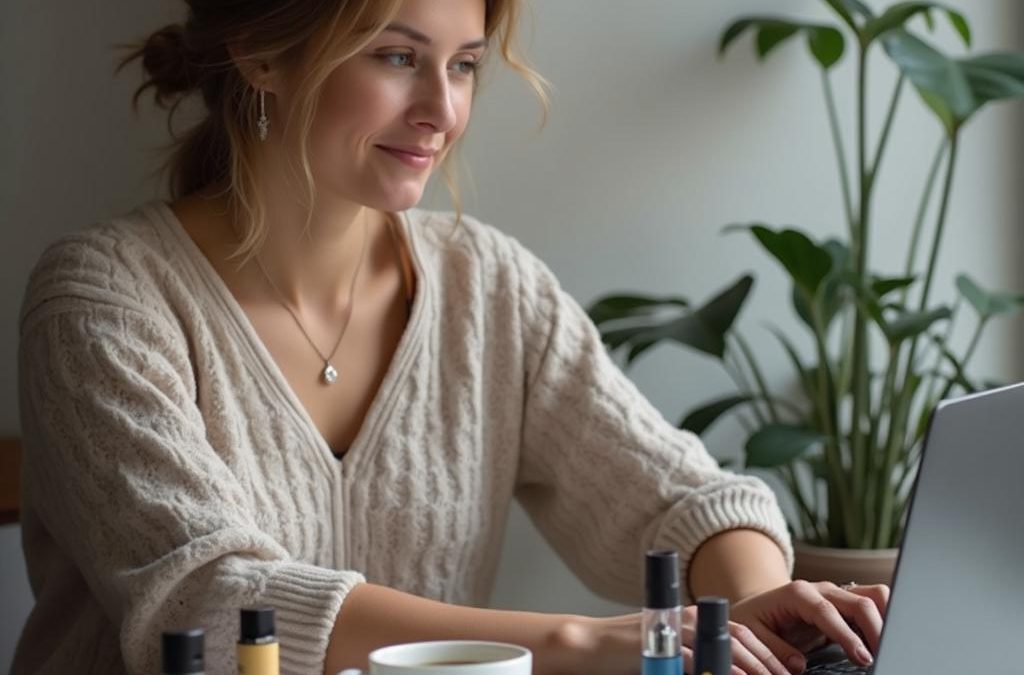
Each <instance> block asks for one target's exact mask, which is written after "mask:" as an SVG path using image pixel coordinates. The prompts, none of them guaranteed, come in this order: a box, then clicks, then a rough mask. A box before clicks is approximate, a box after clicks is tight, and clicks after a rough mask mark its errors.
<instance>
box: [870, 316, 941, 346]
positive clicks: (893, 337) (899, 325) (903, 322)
mask: <svg viewBox="0 0 1024 675" xmlns="http://www.w3.org/2000/svg"><path fill="white" fill-rule="evenodd" d="M952 315H953V313H952V312H951V311H950V310H949V308H948V307H938V308H936V309H931V310H927V311H924V312H905V313H903V314H901V315H899V316H897V317H896V318H895V319H893V320H892V321H889V322H887V323H886V325H885V326H883V331H884V332H885V337H886V339H887V340H889V344H891V345H896V344H899V343H900V342H903V341H904V340H909V339H910V338H913V337H917V336H918V335H920V334H921V333H924V332H925V331H926V330H928V329H929V328H931V326H932V324H934V323H935V322H937V321H942V320H944V319H948V318H949V317H951V316H952Z"/></svg>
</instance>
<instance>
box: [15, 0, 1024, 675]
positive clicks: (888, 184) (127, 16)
mask: <svg viewBox="0 0 1024 675" xmlns="http://www.w3.org/2000/svg"><path fill="white" fill-rule="evenodd" d="M868 4H870V5H872V6H875V7H881V6H883V3H879V2H869V3H868ZM955 4H956V5H958V6H959V7H960V9H962V10H963V11H964V12H965V13H966V14H967V17H968V19H969V20H970V21H971V23H972V27H973V29H974V34H975V49H978V50H980V51H990V50H997V49H1017V50H1019V49H1024V4H1022V3H1020V2H1017V1H1015V0H976V1H973V2H970V3H967V2H964V1H962V0H961V1H960V2H957V3H955ZM625 7H628V10H627V9H625ZM532 8H533V12H532V15H531V14H528V15H527V16H526V17H524V27H523V28H524V49H525V51H526V52H527V54H528V55H529V56H530V58H531V60H532V62H533V64H534V66H535V67H536V68H537V69H538V70H539V71H540V72H541V73H542V74H543V75H544V76H545V77H547V78H548V79H549V80H550V81H551V82H552V84H553V87H554V88H553V91H552V105H551V114H550V118H549V122H548V124H547V126H546V127H545V128H544V129H543V130H542V131H538V124H539V121H540V109H539V106H538V105H537V103H536V101H535V99H534V98H533V96H532V94H531V92H530V91H529V89H528V88H527V87H526V85H525V84H524V83H522V82H521V81H520V80H519V79H518V78H517V77H516V76H515V75H514V74H512V73H509V72H504V71H502V70H501V69H500V68H499V69H496V70H491V71H489V72H488V73H487V74H486V75H485V80H486V81H485V84H484V86H483V89H482V90H481V92H480V95H479V98H478V101H477V104H476V108H475V110H474V118H473V121H472V123H471V125H470V130H469V134H468V137H467V139H466V142H465V147H464V153H463V155H464V158H465V162H466V164H467V165H468V167H470V173H471V175H472V182H473V183H474V186H471V185H468V184H467V185H465V186H464V196H465V199H466V204H465V206H466V210H467V212H469V213H472V214H473V215H475V216H477V217H478V218H480V219H481V220H483V221H485V222H489V223H491V224H493V225H495V226H497V227H498V228H500V229H502V230H504V231H505V232H507V233H509V234H511V235H513V236H515V237H517V238H518V239H519V240H520V241H521V242H523V243H524V244H525V245H526V246H527V247H528V248H530V249H532V250H533V251H534V252H535V253H537V254H538V255H539V256H540V257H541V258H542V259H543V260H545V261H546V262H547V263H548V264H549V265H550V266H551V268H552V269H553V270H554V272H555V273H556V275H557V276H558V277H559V279H560V280H561V282H562V284H563V286H564V287H565V289H566V290H567V291H568V292H569V293H570V294H571V295H573V296H574V297H575V298H576V299H577V300H578V301H580V302H581V303H582V304H584V305H586V304H588V303H589V302H591V301H592V300H593V299H595V298H596V297H598V296H601V295H604V294H607V293H609V292H612V291H620V290H633V291H639V292H644V293H651V294H666V295H667V294H678V295H684V296H686V297H688V298H690V299H691V300H695V301H701V300H703V299H706V298H708V297H710V296H711V295H713V294H714V293H715V292H717V291H718V290H720V289H721V288H723V287H724V286H725V285H727V284H728V283H731V282H732V281H733V280H734V279H735V278H736V277H737V276H739V274H741V273H743V272H747V271H751V272H753V273H754V274H755V275H756V277H757V283H756V285H755V288H754V291H753V296H752V300H751V301H750V302H748V305H747V307H746V309H745V310H744V312H743V314H741V316H740V319H739V321H740V325H741V326H742V327H743V329H744V330H745V332H746V334H747V336H748V337H749V338H750V339H752V341H753V342H754V344H755V346H756V347H757V349H758V350H759V353H760V354H761V355H762V364H763V365H764V367H765V370H766V375H767V377H768V379H769V380H770V381H772V382H776V383H778V382H785V380H786V378H787V377H788V376H789V368H788V366H787V363H786V361H785V356H784V354H783V353H782V352H781V350H778V349H777V348H776V346H775V345H776V343H774V342H773V341H772V340H771V339H769V338H770V334H769V333H768V331H767V330H766V329H765V325H766V324H768V323H771V324H773V325H778V326H781V327H783V328H794V327H795V326H796V325H797V323H796V318H795V317H794V315H793V313H792V311H791V309H790V305H789V302H788V300H787V298H788V291H787V289H788V285H789V282H788V281H787V280H786V279H785V278H784V276H783V274H782V273H781V272H780V271H779V270H777V269H776V268H775V267H774V265H773V264H772V263H771V262H770V261H769V260H768V259H767V257H766V256H765V255H764V254H763V253H762V252H761V251H760V250H759V249H758V248H757V247H756V246H755V244H754V243H753V242H752V240H751V239H750V238H749V237H744V236H743V235H736V234H733V235H723V234H722V228H723V226H725V225H727V224H730V223H734V222H751V221H755V220H756V221H763V222H766V223H768V224H771V225H774V226H782V225H787V224H791V225H797V226H799V227H800V228H801V229H804V230H806V231H808V232H810V233H812V234H813V235H814V236H815V237H818V238H825V237H828V236H833V235H835V236H839V235H842V234H843V232H844V231H845V230H844V228H845V226H844V224H843V213H842V207H841V195H840V189H839V182H838V178H837V177H836V171H835V160H834V156H833V149H832V145H831V143H832V141H831V137H830V135H829V129H828V126H827V118H826V115H825V107H824V103H823V99H822V95H821V82H820V76H819V72H818V69H817V68H816V67H815V66H813V65H812V64H811V61H810V59H809V58H808V57H807V55H806V53H805V52H806V47H805V46H804V43H803V40H802V39H798V40H794V41H792V43H790V44H787V45H786V46H785V47H783V48H782V49H780V50H779V51H778V52H776V53H774V54H773V55H772V57H771V58H770V59H769V60H768V62H767V63H766V64H764V65H760V66H759V65H757V63H756V61H755V58H754V52H753V46H752V44H751V41H750V39H749V38H747V39H744V40H743V41H742V43H740V44H737V45H736V46H735V47H734V48H733V50H732V51H731V52H730V53H729V55H728V58H726V59H718V58H717V46H718V40H719V36H720V34H721V32H722V30H723V29H724V28H725V27H726V26H727V25H728V24H729V23H730V22H731V21H732V20H733V19H734V18H736V17H738V16H740V15H746V14H755V13H756V14H781V15H788V16H793V17H802V18H807V19H827V20H829V21H832V18H831V16H830V15H829V14H828V12H827V11H826V10H825V9H824V5H823V3H821V2H820V0H717V1H715V2H711V1H708V0H633V1H632V2H630V3H619V2H595V1H594V0H557V2H552V1H549V2H543V1H541V0H533V2H532ZM183 11H184V3H183V2H179V1H171V0H160V1H158V2H138V0H94V1H93V2H89V3H83V2H76V1H72V0H50V1H49V2H33V1H31V0H7V1H6V2H4V3H3V4H2V5H0V82H2V83H3V88H2V89H0V222H3V224H4V225H3V228H2V229H0V238H2V239H0V252H2V254H0V255H2V256H3V258H2V262H3V264H2V265H0V288H3V293H2V294H0V317H2V319H0V326H2V327H3V328H2V330H0V435H17V434H18V427H19V424H18V402H17V391H16V375H17V360H16V353H17V335H18V310H19V304H20V300H21V293H22V290H23V288H24V284H25V281H26V278H27V275H28V272H29V270H30V269H31V267H32V265H33V264H34V262H35V260H36V259H37V258H38V256H39V254H40V253H41V252H42V249H43V248H44V246H45V245H46V244H47V243H48V242H50V241H51V240H53V239H54V238H56V237H57V236H59V235H61V234H64V233H67V232H70V231H73V230H76V229H79V228H81V227H83V226H85V225H87V224H89V223H91V222H95V221H98V220H101V219H105V218H108V217H110V216H112V215H116V214H118V213H121V212H124V211H127V210H129V209H131V208H132V207H133V206H135V205H136V204H137V203H139V202H141V201H144V200H148V199H150V198H152V197H154V196H158V195H163V194H164V185H163V182H162V181H161V180H160V179H159V177H158V176H156V175H155V174H154V172H155V170H156V169H157V168H158V165H159V161H160V159H161V158H162V145H163V143H164V142H165V141H166V130H165V126H164V125H165V117H164V114H163V113H162V112H161V111H158V110H156V109H154V108H153V107H152V106H150V105H149V104H148V103H147V104H145V105H143V106H142V108H141V110H140V114H139V115H137V116H136V115H135V114H133V112H132V110H131V105H130V99H131V95H132V92H133V91H134V89H135V87H136V86H137V85H138V82H139V78H140V72H139V70H138V68H137V67H135V68H131V69H129V70H127V71H125V72H124V73H122V74H121V75H120V76H118V77H114V75H113V69H114V65H115V53H114V51H113V47H114V45H116V44H118V43H123V42H128V41H133V40H136V39H139V38H142V37H144V36H145V35H146V34H148V33H149V32H151V31H152V30H155V29H157V28H159V27H161V26H162V25H164V24H166V23H168V22H170V21H175V20H179V19H180V18H182V17H183ZM914 27H915V28H917V29H919V30H920V31H924V30H925V28H924V25H923V22H922V23H918V24H914ZM931 39H932V40H933V41H934V42H935V43H936V44H938V45H940V46H941V47H943V48H944V49H948V50H950V51H951V52H953V53H954V54H959V53H962V52H963V49H962V47H959V46H958V45H959V43H958V42H957V39H956V37H955V34H954V33H953V31H952V30H951V29H950V28H949V27H948V25H947V24H945V23H944V22H943V21H938V22H937V26H936V30H935V32H934V33H933V34H932V35H931ZM850 55H851V54H850V53H849V50H848V54H847V56H846V58H845V60H844V62H843V63H842V64H840V65H839V66H838V67H837V69H836V71H835V74H834V82H835V87H836V94H837V104H838V107H839V113H840V118H841V121H842V124H843V126H844V131H845V132H846V133H847V137H848V139H849V138H852V131H853V124H854V115H853V97H852V85H853V67H852V60H851V58H850ZM495 63H497V62H495ZM870 66H871V67H870V70H871V76H872V79H871V83H870V89H869V91H870V98H871V99H872V102H873V105H872V106H871V110H872V117H871V122H870V129H871V130H873V131H874V132H875V133H877V131H878V129H879V128H880V126H881V123H882V118H883V115H884V112H885V101H887V100H888V96H889V94H890V92H891V90H892V86H893V83H894V81H895V71H894V69H893V68H892V66H891V65H890V64H889V63H888V61H887V60H886V59H885V58H884V57H883V56H882V54H881V51H880V49H876V50H875V53H874V56H873V57H872V59H871V61H870ZM941 136H942V132H941V129H940V127H939V125H938V123H937V122H936V121H935V119H934V117H933V116H932V115H931V114H929V113H927V112H926V111H925V110H924V108H923V107H922V106H921V105H920V102H919V100H918V99H917V96H916V94H914V93H913V92H912V91H908V92H906V93H905V97H904V102H903V104H902V107H901V109H900V112H899V113H898V116H897V118H896V120H895V126H894V130H893V137H892V146H891V148H890V150H889V154H888V159H887V163H886V165H885V167H884V168H883V170H882V174H881V175H880V177H879V193H878V196H877V201H876V205H875V223H876V224H875V233H876V234H875V235H874V240H873V242H872V256H873V266H874V267H876V268H878V269H880V270H883V271H886V272H891V273H893V274H894V275H895V274H897V273H898V272H899V271H900V270H901V268H902V264H903V251H904V250H905V246H906V243H905V242H906V240H907V237H908V232H909V227H910V223H911V222H912V220H913V216H914V211H915V208H916V206H917V198H918V195H919V194H920V189H921V186H922V185H923V183H924V180H925V177H926V174H927V171H928V168H929V164H930V162H931V159H932V157H933V154H934V152H935V150H936V148H937V147H938V144H939V142H940V140H941ZM848 144H849V141H848ZM848 148H849V145H848ZM1022 185H1024V105H1022V104H1008V105H999V106H996V107H990V108H988V109H986V110H984V111H983V112H982V113H980V115H979V117H978V119H976V120H975V121H974V122H973V123H972V124H971V125H970V126H969V127H968V128H967V129H966V131H965V133H964V137H963V142H962V150H961V159H960V164H959V167H958V170H957V179H956V184H955V186H954V191H953V198H952V202H951V204H950V216H949V222H948V225H947V228H948V234H947V235H946V240H945V244H944V248H943V253H942V257H941V260H940V263H939V268H938V273H937V275H936V290H935V293H936V295H937V297H938V298H940V299H941V298H942V297H947V296H948V297H952V296H953V293H954V288H953V278H954V276H955V275H956V274H957V273H959V272H961V271H970V272H971V273H972V276H974V278H975V279H976V280H978V281H979V282H980V283H982V284H983V285H986V286H988V287H990V288H1004V289H1008V290H1009V289H1013V290H1016V291H1018V292H1020V291H1021V290H1024V270H1022V268H1021V266H1020V265H1019V264H1018V261H1019V260H1020V258H1021V254H1022V253H1024V195H1022V194H1021V186H1022ZM434 187H435V189H433V190H431V192H430V194H428V196H427V197H426V198H425V199H424V203H423V206H426V207H433V208H447V207H448V202H447V198H446V197H445V195H444V190H443V189H436V188H437V187H438V186H434ZM965 328H966V327H965ZM960 338H961V339H962V340H966V339H967V336H960ZM1022 338H1024V325H1022V322H1021V321H1020V320H1019V319H1017V320H1013V321H1008V322H1002V323H1000V324H999V325H994V326H993V327H992V329H991V330H989V331H988V332H987V333H986V335H985V338H984V340H983V342H982V344H981V346H980V347H979V352H978V355H977V357H976V361H975V363H974V368H973V370H974V372H976V373H978V374H979V375H980V376H981V379H992V380H999V381H1005V382H1009V381H1014V380H1019V379H1024V350H1021V349H1020V347H1019V345H1020V344H1021V339H1022ZM630 376H631V377H632V378H634V380H635V381H636V382H637V383H638V385H639V386H640V389H641V390H642V391H643V392H645V393H646V394H647V396H648V397H649V398H650V399H651V400H652V402H653V403H654V404H655V405H656V406H657V407H658V408H659V409H660V410H661V411H662V413H663V414H664V415H665V416H666V417H667V418H668V419H669V420H670V421H672V422H676V421H678V419H679V417H680V415H681V413H682V412H683V411H684V410H687V409H689V408H690V407H692V406H693V405H695V404H696V403H698V402H701V401H705V400H707V399H709V398H712V397H713V396H715V395H718V394H723V395H724V394H727V393H730V392H731V384H730V381H729V380H728V378H727V377H726V375H725V374H724V372H722V370H721V368H720V366H719V365H718V364H717V362H713V361H711V360H710V359H707V358H705V357H701V356H699V355H696V354H694V353H692V352H687V351H684V350H682V349H681V348H675V347H663V348H658V349H656V350H654V351H653V352H652V353H650V354H649V355H646V356H644V357H643V358H642V359H641V360H640V361H639V362H637V364H636V365H635V367H634V368H633V369H631V370H630ZM705 440H706V442H707V444H708V446H709V448H710V449H711V451H712V453H713V454H715V455H716V456H717V457H720V458H728V457H734V456H737V455H738V453H739V449H740V443H741V442H742V436H741V434H740V433H739V429H738V428H736V427H734V426H730V424H728V423H723V424H720V425H717V426H716V427H714V428H713V429H712V430H711V432H710V433H709V434H708V435H707V436H706V439H705ZM19 536H20V533H19V529H18V527H17V525H7V526H3V527H0V668H7V667H9V664H10V660H11V657H12V655H13V649H14V644H15V641H16V639H17V636H18V633H19V631H20V627H21V625H22V623H23V621H24V619H25V617H26V616H27V614H28V611H29V609H30V608H31V604H32V599H31V592H30V590H29V588H28V581H27V578H26V575H25V570H24V564H23V561H22V558H21V550H20V542H19ZM492 604H493V605H494V606H496V607H508V608H521V609H535V610H551V611H558V612H578V613H596V614H604V613H612V612H617V611H620V610H621V609H623V608H620V607H618V606H616V605H614V604H611V603H608V602H606V601H604V600H602V599H600V598H598V597H596V596H594V595H593V594H591V593H590V592H589V591H588V590H587V589H585V588H584V587H583V586H582V585H581V584H580V583H579V582H578V581H576V580H575V578H574V577H573V576H572V574H571V573H570V572H569V571H568V570H567V569H566V568H565V567H564V566H563V565H562V564H561V562H560V561H559V560H558V558H557V557H556V556H555V555H554V554H553V553H552V552H551V550H550V548H549V547H548V546H547V544H546V543H545V542H544V541H543V540H542V539H541V538H540V537H539V536H538V535H537V534H536V533H535V532H534V531H533V529H532V526H531V525H530V524H529V522H528V520H527V519H526V518H525V516H524V515H523V513H522V512H521V511H519V510H518V509H517V510H516V511H515V512H514V513H513V516H512V519H511V521H510V523H509V529H508V536H507V540H506V546H505V552H504V557H503V563H502V570H501V574H500V576H499V581H498V585H497V588H496V589H495V592H494V595H493V598H492ZM628 609H632V608H628Z"/></svg>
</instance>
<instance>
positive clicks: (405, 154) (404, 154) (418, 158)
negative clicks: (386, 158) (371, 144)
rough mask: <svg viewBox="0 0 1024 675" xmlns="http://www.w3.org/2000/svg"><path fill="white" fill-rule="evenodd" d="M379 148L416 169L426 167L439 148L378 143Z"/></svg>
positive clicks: (431, 161)
mask: <svg viewBox="0 0 1024 675" xmlns="http://www.w3.org/2000/svg"><path fill="white" fill-rule="evenodd" d="M377 148H379V149H380V150H383V151H384V152H385V153H387V154H388V155H390V156H391V157H394V158H395V159H397V160H398V161H400V162H402V163H403V164H405V165H406V166H409V167H412V168H414V169H426V168H429V167H430V165H431V164H432V163H433V161H434V155H436V154H437V150H436V149H434V148H421V147H418V146H409V145H378V146H377Z"/></svg>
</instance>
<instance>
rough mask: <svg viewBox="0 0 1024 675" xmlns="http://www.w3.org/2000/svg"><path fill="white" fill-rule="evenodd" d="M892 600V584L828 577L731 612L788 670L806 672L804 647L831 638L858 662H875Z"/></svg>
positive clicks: (781, 589) (753, 600)
mask: <svg viewBox="0 0 1024 675" xmlns="http://www.w3.org/2000/svg"><path fill="white" fill-rule="evenodd" d="M888 603H889V588H888V586H881V585H879V586H852V587H848V588H840V587H839V586H836V585H835V584H833V583H829V582H825V581H823V582H815V583H811V582H808V581H793V582H790V583H788V584H786V585H784V586H779V587H778V588H775V589H772V590H770V591H767V592H764V593H760V594H758V595H754V596H751V597H749V598H745V599H744V600H741V601H739V602H737V603H736V604H734V605H733V606H732V609H731V612H730V616H731V618H732V619H733V620H734V621H736V622H737V623H739V624H742V625H743V626H744V627H745V629H746V630H749V632H750V633H752V634H753V635H754V636H756V637H757V638H758V640H759V642H760V643H762V644H764V645H766V646H767V647H768V648H769V649H770V650H771V652H772V653H773V654H774V656H775V657H776V658H777V659H778V661H780V662H781V663H784V664H786V665H787V666H788V672H790V673H801V672H803V670H804V668H805V667H806V664H807V661H806V659H804V656H803V652H805V651H809V650H810V649H813V648H814V647H817V646H820V645H821V644H823V643H824V642H825V641H832V642H836V643H837V644H839V645H840V646H841V647H842V648H843V649H844V650H845V651H846V653H847V655H848V656H849V657H850V660H851V661H853V662H854V663H857V664H860V665H864V666H866V665H869V664H871V663H872V661H873V658H872V656H871V655H872V654H873V653H875V652H876V651H877V650H878V641H879V638H880V636H881V632H882V616H883V615H884V614H885V609H886V606H887V605H888ZM733 635H734V636H735V635H736V633H733ZM756 655H758V656H761V658H762V661H764V660H765V659H764V657H763V656H762V655H759V654H756ZM771 672H772V673H776V672H777V671H775V670H774V669H773V670H772V671H771ZM785 672H786V671H781V672H780V673H779V675H784V673H785Z"/></svg>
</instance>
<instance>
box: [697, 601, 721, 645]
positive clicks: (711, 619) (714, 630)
mask: <svg viewBox="0 0 1024 675" xmlns="http://www.w3.org/2000/svg"><path fill="white" fill-rule="evenodd" d="M728 631H729V601H728V600H726V599H725V598H697V634H698V635H709V636H710V635H721V634H723V633H728Z"/></svg>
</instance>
